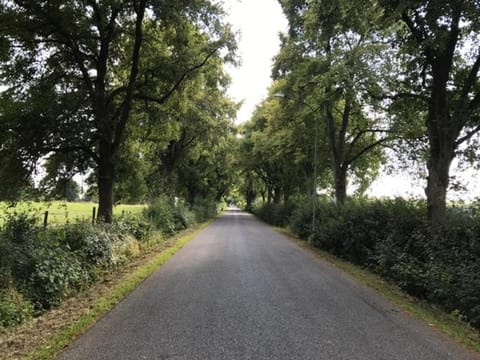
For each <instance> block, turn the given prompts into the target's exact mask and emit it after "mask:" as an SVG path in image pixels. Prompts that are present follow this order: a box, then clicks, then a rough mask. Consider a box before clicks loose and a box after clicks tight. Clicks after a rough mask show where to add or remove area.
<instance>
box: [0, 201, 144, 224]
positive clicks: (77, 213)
mask: <svg viewBox="0 0 480 360" xmlns="http://www.w3.org/2000/svg"><path fill="white" fill-rule="evenodd" d="M94 207H95V209H96V210H97V211H98V204H97V203H94V202H65V201H49V202H33V201H27V202H18V203H15V204H11V203H7V202H0V225H1V224H3V223H4V221H5V218H7V217H8V216H9V214H14V213H27V214H30V215H32V216H35V217H37V218H38V221H39V223H42V222H43V219H44V215H45V212H46V211H48V224H49V225H61V224H65V223H67V222H75V221H91V219H92V212H93V208H94ZM144 208H145V205H142V204H138V205H125V204H119V205H116V206H115V207H114V208H113V215H114V217H115V216H121V215H122V214H126V215H133V216H135V215H139V214H140V213H141V212H142V210H143V209H144Z"/></svg>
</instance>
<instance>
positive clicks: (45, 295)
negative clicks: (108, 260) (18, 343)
mask: <svg viewBox="0 0 480 360" xmlns="http://www.w3.org/2000/svg"><path fill="white" fill-rule="evenodd" d="M44 240H47V241H45V242H42V243H41V245H40V246H39V248H37V249H35V252H34V255H33V258H34V264H35V265H34V267H33V271H32V273H31V274H30V276H29V277H28V279H26V283H25V284H24V285H23V286H24V287H25V289H24V291H25V293H26V294H27V296H28V298H29V299H30V300H31V301H32V302H33V303H34V304H35V305H36V306H37V307H38V308H39V309H49V308H51V307H52V306H56V305H59V304H60V302H61V301H62V300H63V299H64V298H66V297H67V296H68V295H69V294H70V293H72V292H73V291H75V290H78V289H79V288H80V287H81V286H82V285H83V284H84V283H85V282H86V280H87V278H88V274H87V272H86V270H85V269H83V268H82V266H81V263H80V261H79V259H78V258H77V257H75V255H74V254H72V253H71V252H69V251H68V249H65V248H63V247H59V244H57V243H55V242H51V243H50V242H49V241H48V239H44Z"/></svg>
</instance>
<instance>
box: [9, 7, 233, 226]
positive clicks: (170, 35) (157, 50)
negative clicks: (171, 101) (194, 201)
mask: <svg viewBox="0 0 480 360" xmlns="http://www.w3.org/2000/svg"><path fill="white" fill-rule="evenodd" d="M1 4H2V13H1V14H0V21H1V22H2V24H4V25H3V26H2V27H1V29H0V31H1V32H2V38H3V40H5V39H6V41H7V42H8V43H9V46H10V53H9V55H10V57H9V61H6V62H3V63H2V64H1V73H2V77H3V79H2V83H3V84H4V85H6V86H8V90H7V91H5V92H4V93H3V94H2V100H1V101H2V102H3V103H7V104H13V105H9V108H12V109H13V108H15V109H16V110H17V111H12V112H9V113H6V114H2V119H1V120H0V125H1V126H2V128H3V130H4V131H6V132H7V133H9V134H11V135H12V137H14V138H15V139H16V140H15V141H14V142H13V143H12V147H10V148H9V149H8V150H9V151H11V152H12V153H14V154H23V155H24V157H23V158H22V161H23V163H24V164H25V163H27V162H30V164H32V163H35V162H36V160H37V159H38V158H40V157H42V156H44V155H47V154H49V153H51V152H56V153H57V152H58V153H69V152H74V153H75V154H77V156H78V157H79V158H82V159H84V160H85V161H89V160H93V161H94V163H95V170H96V179H97V184H98V194H99V217H101V218H102V219H103V220H104V221H107V222H110V221H111V220H112V206H113V189H114V182H115V171H116V165H117V162H118V156H119V153H120V148H121V146H122V144H123V142H124V141H125V136H126V132H125V130H126V128H127V126H128V124H129V123H130V122H131V121H132V116H131V115H132V114H131V113H132V108H133V106H134V104H135V103H136V102H138V101H142V102H152V103H155V104H157V105H162V104H164V103H165V102H166V100H168V98H169V97H170V96H172V94H174V93H175V92H176V91H177V90H179V89H180V88H181V86H182V85H183V84H184V83H185V81H186V80H188V79H189V78H191V77H192V76H193V75H194V74H195V73H197V72H198V70H199V69H201V67H202V66H204V65H205V64H206V63H207V62H208V61H209V60H210V59H212V58H217V59H220V58H222V55H221V51H220V50H221V49H226V48H228V49H229V50H231V49H232V48H233V42H232V41H233V40H232V36H231V33H230V31H229V30H228V28H227V27H225V26H224V25H223V24H222V22H221V10H220V8H219V7H218V6H217V5H213V4H212V3H211V2H210V1H207V0H205V1H204V0H197V1H193V2H192V1H186V0H185V1H173V0H170V1H163V2H153V1H147V0H130V1H117V0H109V1H102V2H100V3H98V2H96V1H80V2H78V1H73V0H71V1H38V2H37V1H35V2H32V1H21V0H19V1H6V0H5V1H2V3H1ZM224 53H225V54H227V55H224V56H223V58H228V57H230V52H229V51H227V52H224ZM134 119H138V118H134ZM139 125H141V123H139ZM12 149H13V150H15V151H12ZM2 150H3V149H2ZM17 157H18V156H17Z"/></svg>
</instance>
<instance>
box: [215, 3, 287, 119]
mask: <svg viewBox="0 0 480 360" xmlns="http://www.w3.org/2000/svg"><path fill="white" fill-rule="evenodd" d="M224 4H225V10H226V11H227V13H228V14H229V16H228V22H229V23H230V24H232V26H233V29H234V30H235V31H238V32H240V39H239V43H238V54H239V56H240V58H241V65H240V66H239V67H237V68H231V67H229V68H227V70H228V72H229V73H230V76H231V77H232V85H231V87H230V90H229V95H230V96H231V97H232V98H233V99H234V100H235V101H237V102H239V101H243V105H242V107H241V109H240V111H239V112H238V114H237V122H244V121H246V120H248V119H249V118H250V116H251V115H252V112H253V111H254V110H255V106H256V105H257V104H259V103H260V102H261V101H262V100H263V99H264V98H265V97H266V95H267V89H268V86H269V85H270V83H271V78H270V75H271V69H272V64H273V62H272V59H273V57H274V56H275V55H276V54H277V53H278V51H279V50H280V40H279V37H278V34H279V33H280V32H286V31H287V25H288V24H287V20H286V18H285V17H284V15H283V12H282V9H281V8H280V4H279V3H278V1H277V0H224Z"/></svg>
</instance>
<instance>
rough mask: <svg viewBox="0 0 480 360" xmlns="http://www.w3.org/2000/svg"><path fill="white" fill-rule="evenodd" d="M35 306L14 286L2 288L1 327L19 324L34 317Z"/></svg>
mask: <svg viewBox="0 0 480 360" xmlns="http://www.w3.org/2000/svg"><path fill="white" fill-rule="evenodd" d="M32 314H33V306H32V304H31V303H30V302H29V301H28V300H25V298H24V297H23V295H22V294H20V293H19V292H18V291H17V290H15V289H14V288H12V287H9V288H5V289H2V290H0V327H9V326H14V325H19V324H21V323H22V322H24V321H25V320H28V319H30V318H31V317H32Z"/></svg>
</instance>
